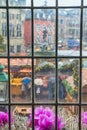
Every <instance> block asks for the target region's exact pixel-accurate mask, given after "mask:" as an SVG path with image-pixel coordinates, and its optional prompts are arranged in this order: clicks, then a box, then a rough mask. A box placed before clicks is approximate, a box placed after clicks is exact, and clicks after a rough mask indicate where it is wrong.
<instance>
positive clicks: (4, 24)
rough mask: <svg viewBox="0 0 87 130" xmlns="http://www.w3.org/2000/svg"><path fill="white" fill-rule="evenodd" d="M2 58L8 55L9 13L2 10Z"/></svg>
mask: <svg viewBox="0 0 87 130" xmlns="http://www.w3.org/2000/svg"><path fill="white" fill-rule="evenodd" d="M0 15H1V19H0V21H1V22H0V56H6V55H7V50H8V49H7V19H6V18H7V13H6V10H5V9H0Z"/></svg>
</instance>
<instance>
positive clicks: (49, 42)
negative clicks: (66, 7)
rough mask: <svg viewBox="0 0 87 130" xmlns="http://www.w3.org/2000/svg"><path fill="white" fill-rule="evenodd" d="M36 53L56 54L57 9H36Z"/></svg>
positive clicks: (41, 54) (39, 54) (37, 54)
mask: <svg viewBox="0 0 87 130" xmlns="http://www.w3.org/2000/svg"><path fill="white" fill-rule="evenodd" d="M34 55H35V56H54V55H55V10H53V9H35V10H34Z"/></svg>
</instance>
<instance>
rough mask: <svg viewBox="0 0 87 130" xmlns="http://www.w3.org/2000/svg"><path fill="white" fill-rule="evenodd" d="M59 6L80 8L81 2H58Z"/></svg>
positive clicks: (71, 0) (61, 0)
mask: <svg viewBox="0 0 87 130" xmlns="http://www.w3.org/2000/svg"><path fill="white" fill-rule="evenodd" d="M58 2H59V3H58V5H59V6H80V5H81V0H76V1H75V0H58Z"/></svg>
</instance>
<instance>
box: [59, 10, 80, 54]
mask: <svg viewBox="0 0 87 130" xmlns="http://www.w3.org/2000/svg"><path fill="white" fill-rule="evenodd" d="M58 15H59V16H58V17H59V19H58V55H59V56H79V53H80V52H79V50H80V10H79V9H59V11H58Z"/></svg>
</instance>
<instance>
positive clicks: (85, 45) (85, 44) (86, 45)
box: [82, 9, 87, 56]
mask: <svg viewBox="0 0 87 130" xmlns="http://www.w3.org/2000/svg"><path fill="white" fill-rule="evenodd" d="M82 54H83V56H87V9H84V10H83V41H82Z"/></svg>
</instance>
